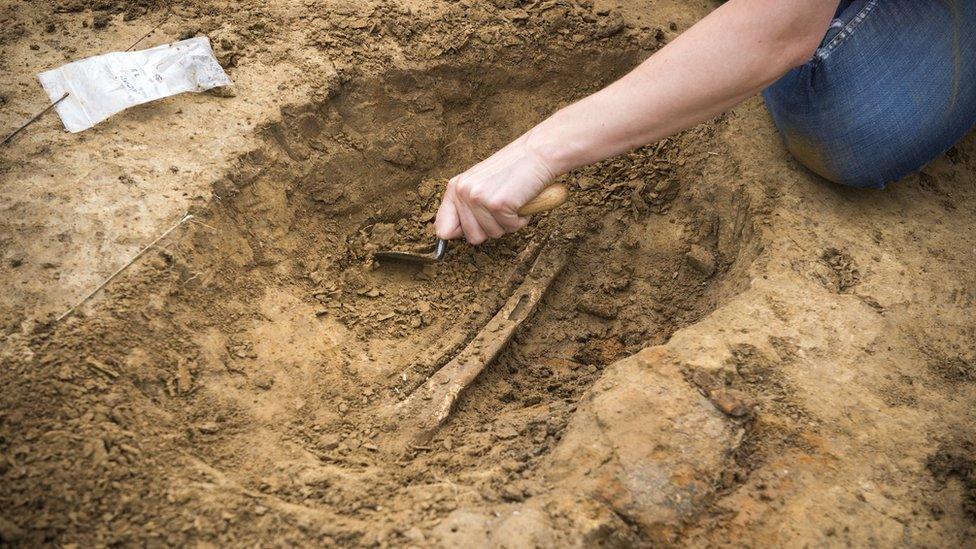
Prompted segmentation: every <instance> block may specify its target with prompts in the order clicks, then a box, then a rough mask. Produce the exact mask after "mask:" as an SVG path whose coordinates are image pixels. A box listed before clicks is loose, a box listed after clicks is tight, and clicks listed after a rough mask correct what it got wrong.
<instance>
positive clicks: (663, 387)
mask: <svg viewBox="0 0 976 549" xmlns="http://www.w3.org/2000/svg"><path fill="white" fill-rule="evenodd" d="M580 403H581V404H580V406H579V408H578V409H577V410H576V413H575V414H573V417H572V419H571V421H570V423H569V425H568V426H567V427H566V430H565V431H564V432H563V437H562V439H561V440H560V442H559V446H558V447H557V448H556V450H555V451H554V452H553V453H552V454H551V455H552V457H551V466H550V468H549V471H548V472H547V474H546V479H547V481H548V482H550V483H551V484H552V485H553V486H561V487H562V488H561V490H564V491H566V492H568V493H572V494H576V495H577V496H582V497H584V498H592V499H593V500H595V501H598V502H600V503H602V504H603V505H606V506H608V507H609V508H610V509H612V510H614V511H616V512H617V513H619V514H620V515H621V516H626V517H628V518H629V519H631V520H633V521H634V523H636V524H639V525H640V526H641V527H642V528H644V529H646V531H647V532H649V535H650V536H651V540H650V541H651V542H652V543H651V544H654V542H657V543H658V544H661V545H665V543H664V542H666V541H667V540H669V539H672V535H674V534H675V533H676V532H678V531H679V530H680V529H681V528H683V526H684V524H685V521H686V520H687V519H688V518H689V517H691V516H695V514H696V513H698V512H700V511H701V510H703V509H705V508H706V507H707V506H708V505H709V504H710V501H711V497H712V495H713V494H714V487H715V486H718V485H719V482H718V480H719V479H720V478H721V475H722V474H723V472H724V471H725V470H726V469H727V468H728V466H729V461H728V460H729V457H728V456H729V451H728V449H729V448H731V447H734V425H733V424H732V422H730V421H728V420H727V419H725V418H724V417H723V416H722V415H721V414H719V413H718V412H717V411H716V410H715V408H714V406H713V405H712V404H711V403H709V401H708V400H707V399H706V398H705V397H704V396H703V395H702V394H701V393H700V392H699V391H698V390H697V388H695V387H693V386H692V385H691V384H689V383H688V382H687V381H686V380H685V377H684V375H683V374H682V372H681V371H680V370H679V369H678V367H677V366H676V365H675V364H673V362H672V361H671V360H670V359H669V358H668V357H667V355H666V351H664V349H663V348H661V347H653V348H649V349H645V350H643V351H641V352H640V353H637V354H636V355H633V356H630V357H628V358H625V359H623V360H620V361H617V362H615V363H613V364H611V365H610V366H608V367H607V368H606V370H605V371H604V372H603V376H602V377H601V378H600V380H599V381H598V382H597V383H596V384H595V385H594V386H593V387H592V388H591V389H590V390H589V391H588V394H587V395H585V396H584V397H583V398H582V399H580ZM595 441H599V443H596V442H595ZM679 441H680V442H679ZM568 495H569V494H567V496H568Z"/></svg>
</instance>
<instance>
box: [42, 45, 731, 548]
mask: <svg viewBox="0 0 976 549" xmlns="http://www.w3.org/2000/svg"><path fill="white" fill-rule="evenodd" d="M636 62H637V60H636V59H635V57H634V56H632V55H629V54H613V55H611V54H606V53H592V52H591V53H588V54H585V55H584V54H578V55H575V56H573V57H570V58H565V59H555V58H553V59H552V60H550V61H543V62H541V64H539V65H538V66H536V67H534V68H533V70H526V69H525V67H524V66H522V65H520V64H517V63H514V62H505V61H498V62H496V63H494V64H491V65H473V66H463V65H462V66H438V67H433V68H428V69H424V70H416V71H397V72H393V73H390V74H386V75H383V76H382V77H378V78H371V79H364V80H361V81H356V82H352V83H349V84H346V85H345V86H342V87H340V88H338V89H335V90H332V91H330V92H329V93H328V95H329V96H330V97H329V99H326V100H323V101H321V102H320V103H317V104H312V105H305V106H299V107H294V108H290V109H286V110H285V111H283V115H282V120H281V121H280V122H278V123H276V124H274V125H272V126H269V127H267V128H265V129H264V130H263V132H264V135H265V137H266V140H265V141H266V144H265V146H263V147H262V148H259V149H257V150H255V151H253V152H251V153H249V154H247V155H245V156H243V157H241V158H240V159H239V161H238V162H237V163H236V165H235V166H233V167H231V168H230V169H229V170H228V172H227V174H226V176H225V177H223V178H222V179H221V180H219V181H217V182H216V183H215V184H214V198H213V200H212V201H211V202H210V203H209V205H207V206H206V207H205V208H201V209H200V210H199V211H196V212H194V213H195V219H194V220H193V222H191V223H188V224H186V225H185V226H184V227H182V228H181V230H179V231H177V232H175V233H174V235H173V236H172V237H171V238H168V239H167V240H165V241H164V242H163V244H161V246H160V247H159V249H158V250H156V251H153V252H152V253H150V254H149V255H147V256H146V258H144V259H143V260H142V261H140V262H139V263H137V264H136V265H135V266H134V267H133V268H132V269H131V270H130V271H129V272H127V273H126V274H125V276H123V277H122V278H121V279H120V280H118V281H117V282H115V283H113V284H112V285H110V286H109V288H108V289H107V290H106V291H105V292H104V294H103V295H101V296H100V297H99V298H98V299H97V300H96V301H95V302H94V303H93V304H92V305H91V306H90V307H88V308H86V309H85V310H84V311H82V312H81V314H79V315H77V316H74V317H71V318H70V319H69V320H67V321H66V322H65V323H63V324H62V325H58V326H56V327H54V329H53V331H52V332H51V333H50V334H48V335H47V336H46V337H44V338H41V339H40V340H39V341H38V342H36V343H35V345H36V353H37V354H38V355H43V356H45V357H47V358H48V361H47V362H46V364H48V365H49V367H51V368H55V369H60V370H59V371H61V372H64V376H65V380H66V381H67V380H71V379H73V378H74V376H76V375H79V373H80V372H89V371H91V369H92V368H93V367H94V368H96V369H98V370H99V371H101V372H102V373H104V372H105V371H109V372H112V374H115V375H109V377H107V378H106V377H105V376H104V375H102V376H101V377H96V378H95V379H94V380H90V381H86V383H88V384H90V386H91V390H92V391H94V393H93V394H104V393H108V394H110V395H114V396H112V399H113V402H117V403H118V406H117V409H112V410H108V409H103V408H96V411H95V412H94V413H95V414H96V416H95V417H101V416H99V415H98V414H102V415H105V414H108V415H109V416H110V415H111V414H122V416H123V417H125V418H127V419H126V420H125V421H131V422H133V423H134V424H135V425H140V426H143V428H142V429H141V430H139V432H138V434H136V435H133V436H136V437H138V438H140V440H143V441H158V444H159V445H160V448H159V455H160V456H168V457H167V458H166V459H172V460H176V461H177V462H179V463H181V464H182V465H183V466H184V467H185V468H186V469H187V470H188V471H191V473H188V475H189V476H190V477H195V476H200V477H201V478H204V479H205V480H200V482H203V483H204V484H206V485H207V486H209V487H210V488H208V489H210V490H216V492H215V493H216V494H220V493H225V492H226V494H234V495H236V496H239V495H241V494H243V495H244V497H251V498H256V499H257V501H260V502H261V503H260V504H257V505H258V507H261V508H266V507H270V508H274V509H276V510H279V511H282V512H283V513H286V514H290V516H298V517H305V518H304V519H301V520H304V521H308V522H309V524H307V525H305V526H304V528H307V529H308V530H309V531H310V532H312V535H313V536H321V537H323V539H324V538H325V537H328V538H329V539H333V540H336V541H346V542H356V543H368V542H369V541H370V540H371V539H374V538H375V536H376V535H377V533H378V532H380V533H383V532H386V534H384V535H391V536H397V535H398V536H401V537H402V536H404V535H405V534H404V532H410V531H411V528H414V527H417V525H421V526H422V527H423V528H425V529H429V528H430V527H431V525H432V524H435V523H436V522H437V521H440V520H442V519H444V517H446V516H448V515H449V514H450V513H451V512H454V511H456V510H458V509H461V508H466V507H470V506H486V505H487V506H491V505H495V504H503V503H504V502H513V501H520V500H522V499H524V498H526V497H530V496H532V495H537V494H542V493H544V492H545V490H546V487H545V486H546V484H545V482H544V478H543V477H544V474H543V470H544V469H545V464H546V463H547V459H548V458H549V456H550V454H551V452H552V450H553V449H554V448H556V447H557V446H558V444H559V442H560V439H561V437H562V433H563V431H564V429H565V428H566V425H567V423H568V422H569V421H570V420H571V419H572V417H573V415H574V412H575V410H576V409H577V403H578V402H579V401H580V399H581V398H582V397H583V396H584V395H585V394H586V392H587V390H588V388H589V387H590V386H591V385H592V384H593V383H594V382H595V381H596V380H597V379H599V377H600V376H601V372H602V371H603V369H604V368H605V367H606V366H607V365H609V364H611V363H613V362H615V361H617V360H620V359H623V358H625V357H627V356H629V355H632V354H633V353H636V352H637V351H640V350H641V349H643V348H646V347H649V346H652V345H656V344H661V343H663V342H665V341H666V340H667V339H668V337H669V336H670V335H671V334H672V333H673V332H674V331H675V330H677V329H678V328H680V327H682V326H685V325H687V324H689V323H691V322H693V321H695V320H696V319H698V318H700V317H701V316H703V315H704V314H705V313H707V312H708V311H709V310H711V309H712V308H713V307H714V296H713V295H711V293H710V290H711V289H712V288H714V287H715V286H716V285H721V284H726V282H727V281H726V280H725V279H724V277H725V273H726V272H727V271H728V268H729V266H730V265H731V264H732V263H733V262H734V260H735V257H731V256H730V257H725V256H723V254H722V253H721V250H719V248H718V246H717V241H716V240H715V236H714V230H712V229H711V228H710V227H712V225H714V224H715V223H716V219H717V218H716V217H715V216H717V215H719V214H717V213H712V214H705V213H703V212H705V211H706V210H709V209H710V206H709V205H708V204H705V203H703V199H702V198H701V195H700V194H696V193H690V192H687V184H688V182H689V181H692V180H694V178H695V177H698V175H699V172H698V168H697V162H696V161H695V159H696V158H700V157H702V156H703V154H704V151H705V150H706V149H705V147H706V146H707V136H708V134H707V131H708V129H707V128H705V129H703V130H699V133H698V134H696V135H695V136H694V139H691V138H688V137H687V136H678V137H675V138H672V139H669V140H666V141H664V142H662V143H660V144H658V145H655V146H652V147H648V148H644V149H641V150H639V151H636V152H634V153H631V154H628V155H624V156H622V157H619V158H616V159H613V160H610V161H607V162H604V163H602V164H599V165H596V166H593V167H589V168H586V169H583V170H580V171H578V172H574V173H572V174H570V175H569V176H567V177H565V178H564V179H563V182H564V183H565V184H566V185H567V186H568V187H569V188H570V190H571V197H570V202H569V203H568V204H566V205H564V206H562V207H560V208H559V209H557V210H555V211H554V212H551V213H549V214H546V215H541V216H538V218H537V219H536V220H535V221H534V222H533V223H532V224H531V225H530V227H528V228H527V229H525V230H523V231H521V232H519V233H517V234H514V235H509V236H507V237H505V238H502V239H499V240H497V241H493V242H490V243H488V244H486V245H483V246H479V247H471V246H468V245H467V244H461V243H459V244H456V245H454V246H453V247H452V248H451V249H450V251H449V252H448V254H447V257H446V258H445V259H444V261H443V262H441V263H439V264H437V265H433V266H427V267H424V268H420V267H417V266H411V265H402V264H389V265H377V264H376V262H375V261H374V260H373V258H372V252H373V251H374V250H375V249H377V248H378V247H390V246H395V247H400V248H402V247H410V246H416V245H422V244H425V243H429V242H432V240H433V233H432V229H431V222H432V220H433V214H434V212H435V211H436V207H437V205H438V202H439V198H440V194H441V187H442V185H443V182H444V180H445V179H446V178H447V177H449V176H451V175H453V174H455V173H457V172H458V171H459V170H462V169H463V168H464V167H466V166H468V165H470V164H472V163H473V162H476V161H477V160H478V159H480V158H482V157H484V156H485V155H487V154H489V153H490V152H491V151H493V150H494V149H495V148H497V147H500V146H501V145H503V144H504V143H505V142H506V141H507V140H510V139H512V138H514V137H516V136H517V135H518V134H519V133H520V132H522V131H524V130H526V129H527V128H528V127H530V126H531V125H532V123H534V122H536V121H538V120H540V119H542V118H543V117H544V116H545V115H546V114H548V113H550V112H552V111H554V110H555V109H557V108H559V107H560V106H562V105H565V104H567V103H568V102H570V101H572V100H574V99H576V98H578V97H580V96H582V95H584V94H585V93H587V92H588V91H591V89H595V88H597V87H598V86H600V85H602V84H605V83H607V82H609V81H610V80H612V79H613V78H615V77H617V76H619V75H620V74H621V73H622V72H623V71H625V70H627V69H628V68H629V67H631V66H633V64H634V63H636ZM580 70H583V71H585V72H587V73H588V74H591V75H598V76H599V77H597V78H590V79H589V81H590V82H591V84H590V87H588V88H586V89H584V88H580V87H579V86H578V84H577V82H578V81H579V79H578V78H577V75H578V72H579V71H580ZM703 137H704V138H706V139H703ZM737 222H738V223H740V224H741V223H742V220H741V219H739V220H738V221H737ZM743 238H745V237H743ZM710 239H711V240H710ZM542 242H547V243H548V244H547V245H551V246H556V247H561V249H563V250H564V252H565V253H567V254H569V261H568V262H567V264H566V267H565V268H564V269H563V270H562V272H561V274H560V275H559V276H558V277H557V278H555V280H554V281H553V282H552V284H551V285H549V286H548V291H546V292H545V295H544V297H543V299H542V300H541V302H540V304H539V306H538V309H537V311H535V314H534V315H533V316H532V317H531V318H529V319H528V320H527V321H526V322H525V324H524V325H523V326H521V327H520V329H519V330H518V332H517V333H516V334H515V337H514V339H513V340H512V341H511V342H509V344H508V345H507V346H505V348H504V349H503V350H502V351H501V353H500V354H499V355H498V357H497V358H496V359H494V360H491V361H490V363H488V364H487V367H486V368H485V370H484V371H483V372H482V373H481V374H480V375H479V376H478V377H477V380H476V381H475V383H474V384H473V385H472V386H471V387H470V388H469V389H468V390H466V391H464V392H463V393H462V395H461V398H460V400H459V402H458V403H457V405H456V406H455V407H454V409H453V411H452V413H451V415H450V417H449V418H448V420H447V421H446V423H445V424H444V425H443V426H441V427H440V428H439V429H437V430H436V432H434V433H433V434H432V436H431V437H430V438H429V441H428V442H427V443H425V444H411V445H409V446H407V447H406V448H398V449H397V450H396V451H394V450H393V449H391V447H390V446H388V445H386V444H385V443H384V442H385V441H386V440H387V439H388V438H389V437H390V436H391V433H395V431H396V429H397V426H396V424H390V423H389V422H385V421H383V418H385V417H388V414H387V411H388V410H389V409H391V407H394V406H396V405H397V403H399V402H401V401H402V400H403V399H405V398H407V397H408V395H410V394H411V393H412V392H413V391H415V390H416V389H417V388H418V386H420V385H421V384H423V383H424V382H425V380H427V379H428V378H429V377H430V376H431V375H433V374H434V373H435V372H436V371H437V370H438V369H439V368H440V367H442V366H443V365H444V364H445V363H447V362H449V361H450V360H451V359H452V358H453V357H455V356H456V355H457V353H458V352H459V351H460V350H461V349H464V348H465V346H467V345H468V344H469V343H470V342H471V340H472V339H474V338H475V337H476V336H477V334H478V333H479V331H480V330H481V329H482V328H483V327H484V326H485V325H486V324H487V323H488V321H489V320H490V319H491V317H492V316H493V315H495V313H496V312H497V311H498V310H499V308H500V307H502V305H503V304H504V303H505V301H506V300H507V299H508V298H509V297H510V295H511V292H512V291H513V288H514V287H516V286H517V285H518V283H519V282H520V281H521V280H522V279H523V278H524V277H525V276H526V274H527V265H528V263H527V262H526V260H525V257H524V255H525V254H524V251H525V250H526V249H527V248H531V247H533V246H536V247H538V246H540V245H541V244H540V243H542ZM692 244H694V245H695V249H694V250H692ZM689 254H690V255H689ZM689 257H691V258H692V259H691V260H690V259H689ZM703 258H704V259H703ZM703 262H705V263H708V264H709V265H710V267H709V268H708V269H704V268H702V266H701V265H702V263H703ZM512 314H515V313H514V312H513V313H512ZM93 365H95V366H93ZM65 406H66V407H67V408H66V410H65V411H64V413H65V414H67V415H72V414H74V413H75V412H78V409H75V408H71V406H73V404H71V403H70V402H68V403H66V404H65ZM49 412H50V411H48V412H45V413H49ZM129 430H130V431H131V428H130V429H129ZM121 444H122V443H121V442H111V441H110V442H107V443H104V446H105V449H106V450H105V451H106V452H107V454H106V455H107V456H108V457H107V458H106V460H107V461H106V462H105V464H103V466H104V467H106V468H109V469H111V464H112V463H115V462H114V461H112V459H114V458H113V454H119V455H122V463H123V466H122V467H121V468H119V467H115V468H114V469H113V470H114V471H116V472H122V479H124V478H129V477H131V476H138V475H146V474H150V471H151V470H152V467H151V466H150V465H148V464H146V463H139V461H138V460H137V459H135V458H132V459H126V456H125V450H124V449H123V448H122V446H121ZM96 445H97V443H96ZM99 448H101V446H100V447H99ZM96 451H97V452H101V451H102V450H100V449H97V450H96ZM65 474H66V475H67V473H65ZM72 475H73V476H79V474H78V473H72ZM80 476H81V477H84V478H88V479H90V481H91V482H92V483H97V482H99V480H98V477H97V475H95V476H86V475H80ZM109 478H112V477H111V476H110V477H109ZM122 479H119V481H122ZM159 481H160V482H161V481H162V480H159ZM177 484H179V483H177ZM191 484H192V483H191ZM78 489H79V490H84V489H85V487H84V486H83V485H80V486H79V487H78ZM187 490H192V488H187ZM177 491H179V490H177ZM167 493H172V490H169V491H168V492H167ZM173 497H174V498H176V500H178V499H179V496H173ZM215 497H216V496H215ZM227 497H231V496H230V495H227ZM95 508H96V509H97V507H95ZM252 512H253V509H252ZM256 516H258V517H260V516H261V515H260V514H258V515H256ZM255 520H265V519H261V518H257V519H255ZM267 520H270V519H267ZM276 520H277V519H276ZM615 520H619V519H615ZM621 524H622V523H621ZM628 528H629V527H628ZM390 532H398V534H390ZM635 535H637V536H638V537H639V536H640V535H641V534H640V532H637V533H636V534H635ZM370 536H373V538H371V537H370Z"/></svg>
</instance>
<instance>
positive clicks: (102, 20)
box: [92, 13, 109, 29]
mask: <svg viewBox="0 0 976 549" xmlns="http://www.w3.org/2000/svg"><path fill="white" fill-rule="evenodd" d="M108 23H109V16H108V14H107V13H99V14H96V15H95V17H94V18H93V19H92V28H93V29H104V28H105V27H107V26H108Z"/></svg>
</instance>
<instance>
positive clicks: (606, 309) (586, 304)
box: [576, 296, 620, 320]
mask: <svg viewBox="0 0 976 549" xmlns="http://www.w3.org/2000/svg"><path fill="white" fill-rule="evenodd" d="M576 310H577V311H579V312H581V313H586V314H590V315H593V316H595V317H599V318H602V319H605V320H613V319H615V318H617V313H618V312H619V310H620V307H618V306H617V304H616V303H614V302H612V301H610V300H609V299H605V298H601V297H598V296H583V297H582V298H580V300H579V301H577V302H576Z"/></svg>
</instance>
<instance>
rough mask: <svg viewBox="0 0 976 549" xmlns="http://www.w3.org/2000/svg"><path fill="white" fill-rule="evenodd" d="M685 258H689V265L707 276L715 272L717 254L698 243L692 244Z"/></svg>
mask: <svg viewBox="0 0 976 549" xmlns="http://www.w3.org/2000/svg"><path fill="white" fill-rule="evenodd" d="M685 258H686V259H687V260H688V265H690V266H691V268H692V269H694V270H696V271H698V272H699V273H701V274H703V275H705V276H712V275H713V274H715V254H713V253H712V252H711V251H709V250H707V249H705V248H703V247H701V246H699V245H698V244H692V245H691V249H690V250H688V253H687V254H685Z"/></svg>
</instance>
